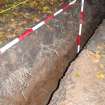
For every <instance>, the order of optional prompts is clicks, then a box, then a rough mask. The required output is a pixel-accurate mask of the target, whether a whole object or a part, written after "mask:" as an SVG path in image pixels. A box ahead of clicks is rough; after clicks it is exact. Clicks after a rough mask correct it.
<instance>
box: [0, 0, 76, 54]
mask: <svg viewBox="0 0 105 105" xmlns="http://www.w3.org/2000/svg"><path fill="white" fill-rule="evenodd" d="M76 1H77V0H73V1H72V2H70V3H69V5H73V4H75V3H76ZM61 12H63V9H60V10H58V11H57V12H55V13H54V16H57V15H58V14H60V13H61ZM44 24H46V23H45V21H42V22H40V23H38V24H37V25H35V26H34V27H33V28H32V30H33V31H35V30H37V29H38V28H40V27H42V26H43V25H44ZM19 41H20V39H19V37H17V38H15V39H14V40H13V41H11V42H9V43H7V44H6V45H5V46H3V47H2V48H0V54H3V53H4V52H6V51H7V50H8V49H9V48H11V47H12V46H14V45H15V44H17V43H18V42H19Z"/></svg>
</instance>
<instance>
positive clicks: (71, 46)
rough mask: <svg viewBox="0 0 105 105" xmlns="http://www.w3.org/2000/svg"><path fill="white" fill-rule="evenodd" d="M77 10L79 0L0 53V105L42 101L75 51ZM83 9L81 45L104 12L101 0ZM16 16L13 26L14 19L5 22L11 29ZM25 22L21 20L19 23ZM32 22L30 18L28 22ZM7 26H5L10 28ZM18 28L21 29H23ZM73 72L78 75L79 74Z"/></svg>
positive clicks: (42, 103) (28, 104) (35, 104)
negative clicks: (84, 15)
mask: <svg viewBox="0 0 105 105" xmlns="http://www.w3.org/2000/svg"><path fill="white" fill-rule="evenodd" d="M79 11H80V0H78V2H77V3H76V5H75V6H74V7H71V10H68V11H65V12H63V13H61V14H60V15H59V16H57V17H56V18H55V19H53V20H52V21H50V22H49V23H48V24H47V25H45V26H43V27H41V28H40V29H38V30H37V31H35V32H34V33H32V34H31V35H30V36H29V37H27V38H26V39H25V40H24V41H23V42H20V43H18V44H17V45H15V46H13V47H12V48H11V49H9V50H8V51H7V52H6V53H4V54H3V55H0V105H46V103H47V102H48V100H49V98H50V97H51V94H52V92H53V91H54V90H55V89H56V87H57V85H58V81H59V79H60V78H61V77H62V75H63V73H64V72H65V69H66V68H67V65H68V64H69V62H71V61H72V60H73V59H74V58H75V57H76V55H77V51H76V50H77V45H76V37H77V34H78V27H79ZM85 13H86V17H85V22H84V27H83V30H82V37H81V42H82V43H81V46H82V47H83V46H84V44H85V43H86V41H87V40H88V39H89V38H90V36H91V35H92V33H93V32H94V30H95V29H96V28H97V26H98V25H99V23H100V22H101V21H102V19H103V16H104V15H105V0H100V1H97V2H96V0H94V1H93V2H85ZM31 14H32V13H29V14H28V16H29V15H31ZM21 19H23V18H21ZM21 19H20V20H21ZM1 20H2V19H1ZM17 20H18V19H17ZM20 20H18V21H16V23H15V28H14V25H13V24H12V23H14V22H15V21H14V20H11V21H14V22H9V23H11V24H10V25H12V27H13V29H14V30H15V29H18V30H19V29H20V26H21V21H20ZM17 22H18V23H20V24H18V23H17ZM24 22H25V21H24ZM38 22H39V21H36V22H35V23H36V24H37V23H38ZM25 23H27V24H28V22H25ZM25 23H24V24H23V23H22V24H23V26H24V25H25ZM17 24H18V25H19V26H17ZM33 24H34V21H32V24H31V26H33ZM5 26H6V25H5ZM1 27H2V26H1ZM8 27H9V25H8V26H7V27H6V28H5V29H7V30H6V31H8V32H10V30H8ZM17 27H19V28H17ZM25 27H26V25H25ZM29 27H30V25H29ZM5 29H4V31H5ZM14 30H13V31H12V32H14ZM18 30H17V31H18ZM18 32H20V33H21V32H23V29H22V30H21V31H18ZM16 36H17V35H16ZM9 40H11V38H10V39H9ZM8 42H9V41H8ZM6 43H7V42H6ZM3 45H5V43H2V44H0V47H2V46H3ZM84 58H85V57H84ZM93 58H94V57H93ZM101 66H102V65H101ZM99 74H100V73H99ZM76 75H77V77H78V76H79V75H80V74H78V73H77V74H76ZM101 78H103V77H101ZM64 86H66V85H64ZM80 90H81V89H80ZM62 92H63V91H62ZM78 94H79V93H78ZM56 100H57V98H56Z"/></svg>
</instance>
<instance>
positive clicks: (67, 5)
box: [62, 3, 71, 11]
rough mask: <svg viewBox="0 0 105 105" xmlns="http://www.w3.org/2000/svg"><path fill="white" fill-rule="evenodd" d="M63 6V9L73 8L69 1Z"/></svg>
mask: <svg viewBox="0 0 105 105" xmlns="http://www.w3.org/2000/svg"><path fill="white" fill-rule="evenodd" d="M62 8H63V11H66V10H68V9H69V8H71V5H70V4H68V3H64V4H63V5H62Z"/></svg>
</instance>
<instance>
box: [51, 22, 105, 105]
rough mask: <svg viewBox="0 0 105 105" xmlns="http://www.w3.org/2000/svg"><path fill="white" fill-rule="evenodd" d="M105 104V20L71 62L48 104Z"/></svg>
mask: <svg viewBox="0 0 105 105" xmlns="http://www.w3.org/2000/svg"><path fill="white" fill-rule="evenodd" d="M104 104H105V20H104V21H103V23H102V24H101V25H100V26H99V27H98V29H97V30H96V32H95V34H94V36H93V37H92V38H91V39H90V41H89V42H88V44H87V46H86V47H85V49H84V50H83V51H82V52H81V54H80V55H79V57H78V58H77V59H76V60H75V61H74V62H73V63H72V64H71V65H70V67H69V69H68V71H67V73H66V74H65V76H64V78H63V79H62V80H61V83H60V86H59V89H58V90H57V91H56V92H55V94H54V96H53V98H52V100H51V102H50V104H49V105H104Z"/></svg>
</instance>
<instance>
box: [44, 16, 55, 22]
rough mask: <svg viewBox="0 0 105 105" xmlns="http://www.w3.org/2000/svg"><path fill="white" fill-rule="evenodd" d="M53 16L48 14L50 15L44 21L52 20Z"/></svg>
mask: <svg viewBox="0 0 105 105" xmlns="http://www.w3.org/2000/svg"><path fill="white" fill-rule="evenodd" d="M53 18H54V15H50V16H47V18H46V19H45V21H44V22H45V23H48V22H49V21H50V20H52V19H53Z"/></svg>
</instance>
